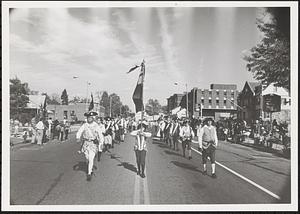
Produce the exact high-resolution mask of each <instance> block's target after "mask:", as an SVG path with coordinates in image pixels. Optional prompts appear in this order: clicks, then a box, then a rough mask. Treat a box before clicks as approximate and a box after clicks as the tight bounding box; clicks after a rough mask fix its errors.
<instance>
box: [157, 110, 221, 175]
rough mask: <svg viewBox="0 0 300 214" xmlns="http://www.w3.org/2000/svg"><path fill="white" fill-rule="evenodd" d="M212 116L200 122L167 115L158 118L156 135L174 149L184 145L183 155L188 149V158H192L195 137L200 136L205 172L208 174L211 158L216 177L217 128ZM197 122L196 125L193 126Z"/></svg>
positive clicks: (176, 149)
mask: <svg viewBox="0 0 300 214" xmlns="http://www.w3.org/2000/svg"><path fill="white" fill-rule="evenodd" d="M213 123H214V121H213V119H212V118H206V119H204V120H202V121H198V123H192V121H191V120H189V119H185V118H181V119H179V118H177V117H173V118H172V117H169V116H165V117H163V118H160V119H159V120H158V124H157V129H158V130H157V129H156V130H155V131H157V134H156V136H157V137H159V138H160V139H161V141H164V142H165V143H166V144H167V145H169V146H170V147H171V148H173V150H175V151H179V149H178V144H179V143H181V145H182V152H183V157H185V156H186V150H187V151H188V159H189V160H190V159H192V150H191V144H192V141H193V139H194V137H196V136H197V138H198V145H199V146H198V150H199V151H201V152H202V164H203V170H204V171H203V173H204V174H207V170H206V163H207V159H208V157H209V158H210V162H211V167H212V177H213V178H216V177H217V176H216V172H215V153H216V148H217V145H218V136H217V130H216V128H215V126H214V125H213ZM191 124H195V125H196V126H192V125H191Z"/></svg>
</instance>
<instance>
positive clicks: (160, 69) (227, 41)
mask: <svg viewBox="0 0 300 214" xmlns="http://www.w3.org/2000/svg"><path fill="white" fill-rule="evenodd" d="M262 14H263V9H261V8H228V7H226V8H225V7H224V8H221V7H220V8H217V7H181V8H180V7H166V8H150V7H145V8H143V7H138V8H137V7H132V8H129V7H127V8H116V7H113V8H19V9H15V10H13V12H12V13H11V14H10V20H9V25H10V26H9V27H10V34H9V42H10V50H9V51H10V54H9V57H10V60H9V65H10V78H13V77H15V76H17V77H18V78H19V79H21V81H22V82H27V83H28V84H29V87H30V89H31V90H37V91H39V92H46V93H47V94H49V95H51V94H53V93H57V94H61V93H62V91H63V90H64V89H66V90H67V92H68V94H69V99H70V98H72V97H73V96H81V97H86V96H87V92H88V94H90V93H91V92H92V93H95V92H96V91H103V90H105V91H107V92H108V93H116V94H118V95H119V96H120V98H121V101H122V102H123V104H126V105H128V106H129V107H130V109H131V110H133V111H134V104H133V101H132V94H133V91H134V89H135V86H136V83H137V79H138V75H139V70H135V71H134V72H131V73H129V74H127V73H126V72H127V71H128V70H129V69H130V68H131V67H133V66H134V65H139V64H140V63H141V62H142V60H143V59H144V60H145V65H146V76H145V83H144V103H146V102H147V100H148V99H149V98H152V99H158V100H159V102H160V103H161V104H162V105H166V103H167V98H168V97H170V96H171V95H173V94H174V93H183V92H184V91H185V84H187V87H188V90H191V89H192V88H193V87H198V88H209V86H210V84H212V83H219V84H222V83H224V84H236V85H237V87H238V90H242V87H243V86H244V84H245V81H254V79H253V78H252V74H251V73H250V72H248V71H247V69H246V62H245V61H244V60H243V54H244V53H245V52H246V51H247V50H249V49H250V48H251V47H253V46H255V45H256V44H257V43H258V42H259V41H260V40H261V38H262V35H261V33H260V32H259V30H258V29H257V26H256V19H257V18H258V17H261V16H262ZM73 76H77V77H78V78H76V79H74V78H73ZM87 82H89V83H91V84H90V85H89V86H88V87H87ZM175 82H177V83H178V85H177V86H176V85H175V84H174V83H175Z"/></svg>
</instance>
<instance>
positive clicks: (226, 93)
mask: <svg viewBox="0 0 300 214" xmlns="http://www.w3.org/2000/svg"><path fill="white" fill-rule="evenodd" d="M237 95H238V91H237V86H236V85H233V84H211V85H210V89H198V88H193V89H192V90H191V92H189V115H194V116H195V117H199V116H202V117H213V118H214V119H215V120H219V119H221V118H228V117H230V116H235V115H236V113H237ZM200 106H202V109H201V107H200ZM199 109H201V110H200V111H199Z"/></svg>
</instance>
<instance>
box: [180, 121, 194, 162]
mask: <svg viewBox="0 0 300 214" xmlns="http://www.w3.org/2000/svg"><path fill="white" fill-rule="evenodd" d="M179 136H180V137H181V139H182V152H183V157H185V148H186V147H187V150H188V153H189V160H190V159H192V150H191V143H192V139H193V138H194V136H195V134H194V131H193V129H192V127H191V126H190V124H189V122H188V121H187V120H186V121H184V123H183V127H182V128H181V130H180V133H179Z"/></svg>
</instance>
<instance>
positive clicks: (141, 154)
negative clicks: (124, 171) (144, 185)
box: [135, 150, 146, 173]
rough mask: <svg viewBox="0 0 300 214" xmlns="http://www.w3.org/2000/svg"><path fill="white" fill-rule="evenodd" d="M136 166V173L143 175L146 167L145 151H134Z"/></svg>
mask: <svg viewBox="0 0 300 214" xmlns="http://www.w3.org/2000/svg"><path fill="white" fill-rule="evenodd" d="M135 157H136V164H137V166H138V171H139V172H141V168H142V173H144V170H145V165H146V161H145V160H146V151H145V150H141V151H140V150H135Z"/></svg>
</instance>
